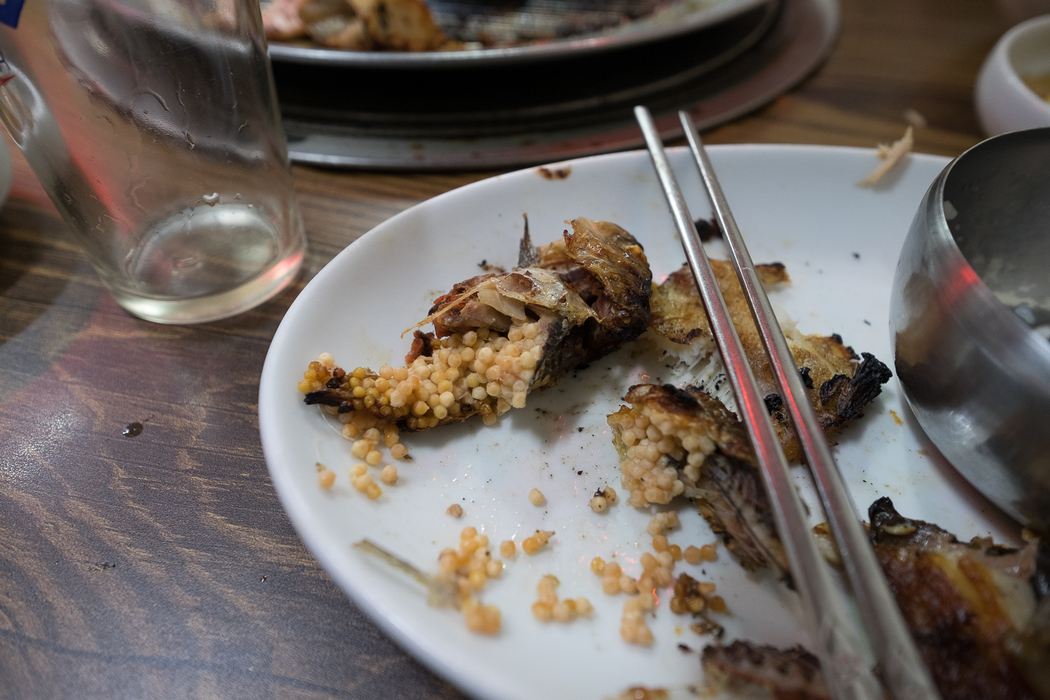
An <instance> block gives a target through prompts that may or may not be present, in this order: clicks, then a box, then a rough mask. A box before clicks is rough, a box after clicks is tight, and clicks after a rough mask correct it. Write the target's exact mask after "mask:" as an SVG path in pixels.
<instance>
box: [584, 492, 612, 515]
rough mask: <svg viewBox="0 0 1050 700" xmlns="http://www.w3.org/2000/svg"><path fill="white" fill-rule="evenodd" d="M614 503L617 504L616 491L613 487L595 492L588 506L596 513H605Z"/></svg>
mask: <svg viewBox="0 0 1050 700" xmlns="http://www.w3.org/2000/svg"><path fill="white" fill-rule="evenodd" d="M613 503H616V489H614V488H613V487H612V486H606V487H605V488H604V489H598V490H597V491H595V492H594V495H593V496H592V497H591V500H590V503H588V505H589V506H590V507H591V510H593V511H594V512H595V513H603V512H605V509H606V508H608V507H609V506H611V505H612V504H613Z"/></svg>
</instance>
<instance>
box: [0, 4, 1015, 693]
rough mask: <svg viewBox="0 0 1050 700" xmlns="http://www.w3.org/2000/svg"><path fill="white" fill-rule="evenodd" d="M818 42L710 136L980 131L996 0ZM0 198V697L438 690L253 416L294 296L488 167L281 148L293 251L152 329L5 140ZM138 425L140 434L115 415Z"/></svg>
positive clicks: (868, 140) (880, 12) (893, 11)
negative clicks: (244, 285) (217, 298)
mask: <svg viewBox="0 0 1050 700" xmlns="http://www.w3.org/2000/svg"><path fill="white" fill-rule="evenodd" d="M842 9H843V17H842V28H841V34H840V37H839V40H838V42H837V44H836V47H835V49H834V51H833V53H832V54H831V56H830V58H829V59H828V60H827V61H826V63H824V64H823V65H822V66H821V67H820V68H819V69H818V70H817V71H816V72H815V73H814V74H813V75H812V76H811V77H810V78H808V79H807V80H806V81H804V82H803V83H802V84H801V85H799V86H798V87H796V88H795V89H793V90H791V91H790V92H789V93H788V94H786V95H784V96H782V97H780V98H779V99H777V100H776V101H774V102H773V103H772V104H769V105H768V106H766V107H765V108H763V109H761V110H760V111H758V112H756V113H754V114H751V115H748V116H747V117H745V118H742V119H740V120H738V121H735V122H733V123H731V124H728V125H725V126H722V127H720V128H718V129H715V130H713V131H712V132H710V133H709V134H707V135H706V138H707V140H708V142H709V143H740V142H766V143H778V142H790V143H820V144H841V145H850V146H865V147H870V146H874V145H875V144H877V143H879V142H885V143H888V142H890V141H892V140H894V139H896V138H898V137H899V136H900V135H901V134H902V132H903V130H904V126H905V123H906V118H905V113H906V111H908V110H914V112H916V113H918V114H919V115H921V116H922V117H924V118H925V120H926V122H927V126H924V127H922V128H919V129H917V130H916V150H918V151H924V152H929V153H938V154H946V155H957V154H958V153H960V152H961V151H962V150H964V149H965V148H967V147H969V146H971V145H972V144H974V143H976V142H977V141H979V140H980V139H981V134H980V131H979V128H978V125H977V121H976V118H975V115H974V110H973V105H972V90H973V84H974V79H975V76H976V74H977V70H978V68H979V66H980V64H981V62H982V60H983V59H984V57H985V56H986V54H987V53H988V51H989V50H990V49H991V47H992V45H993V43H994V42H995V40H996V39H997V38H998V37H999V36H1000V35H1001V34H1002V33H1003V32H1004V31H1005V30H1006V29H1007V28H1008V27H1009V26H1011V24H1012V23H1013V22H1014V21H1016V20H1017V19H1018V18H1017V17H1010V16H1008V15H1007V14H1006V13H1005V11H1003V10H1002V9H1000V6H999V5H996V4H995V3H993V2H992V0H924V1H923V0H882V1H881V2H869V1H866V0H843V8H842ZM15 168H16V174H15V184H14V186H13V188H12V193H11V196H10V198H9V199H8V201H7V203H6V205H5V206H4V207H3V209H2V211H0V698H153V697H180V698H181V697H218V698H266V697H277V698H315V697H355V698H357V697H361V698H406V699H407V698H456V697H461V695H460V693H459V692H458V691H457V690H456V689H454V688H453V687H451V686H449V685H448V684H446V683H445V682H443V681H442V680H440V679H439V678H437V677H436V676H434V675H432V674H431V673H430V672H429V671H427V670H425V669H424V668H423V667H422V666H420V665H419V664H418V663H417V662H416V661H414V660H413V659H412V658H410V657H408V656H407V655H406V654H405V653H404V652H403V651H401V650H400V649H399V648H398V647H397V646H396V645H395V644H394V643H393V642H391V641H390V640H389V639H388V638H387V637H386V636H385V635H384V634H383V633H382V632H380V631H379V630H378V628H377V627H376V626H375V625H374V624H373V623H372V622H371V621H369V620H368V619H366V618H365V617H364V615H363V614H362V613H361V612H360V611H359V610H358V609H357V607H355V605H354V604H353V603H351V602H350V601H349V600H348V599H347V598H346V597H345V596H344V595H343V593H342V592H341V591H340V590H339V589H338V588H337V587H336V586H335V585H334V584H333V582H332V581H331V580H330V579H329V577H328V576H327V575H326V574H325V572H324V571H323V570H322V569H321V568H320V567H319V566H318V564H317V563H316V562H315V561H314V559H313V557H311V556H310V554H309V553H308V552H307V550H306V549H305V548H304V546H303V545H302V543H301V542H300V540H299V538H298V537H297V535H296V533H295V532H294V530H293V529H292V527H291V525H290V524H289V521H288V519H287V518H286V516H285V514H284V512H283V511H282V509H281V506H280V504H279V502H278V499H277V495H276V493H275V492H274V489H273V487H272V485H271V483H270V478H269V475H268V473H267V470H266V464H265V462H264V460H263V454H262V449H261V447H260V442H259V434H258V422H257V417H256V397H257V390H258V377H259V373H260V370H261V368H262V364H263V358H264V357H265V355H266V350H267V346H268V344H269V342H270V339H271V337H272V336H273V334H274V331H275V330H276V328H277V326H278V324H279V323H280V320H281V317H282V316H283V314H284V313H285V311H286V310H287V308H288V306H289V304H290V303H291V302H292V300H293V299H294V298H295V296H296V294H297V293H298V292H299V291H300V290H301V289H302V287H303V285H304V284H306V282H308V281H309V280H310V279H311V278H312V277H313V276H314V274H316V273H317V271H318V270H319V269H320V268H321V267H322V266H323V265H324V264H325V263H327V262H328V261H329V260H330V259H331V258H332V257H333V256H334V255H335V254H336V253H337V252H338V251H340V250H341V249H343V248H344V247H345V246H347V245H349V244H350V243H351V242H353V241H354V240H355V239H356V238H358V237H359V236H361V235H362V234H363V233H365V232H366V231H368V230H369V229H371V228H372V227H373V226H375V225H376V224H378V223H380V222H381V221H383V220H385V219H387V218H388V217H390V216H391V215H393V214H395V213H397V212H399V211H401V210H403V209H405V208H407V207H410V206H412V205H414V204H416V203H417V202H420V201H423V200H425V199H427V198H429V197H433V196H434V195H437V194H440V193H442V192H445V191H447V190H449V189H452V188H454V187H458V186H460V185H464V184H467V183H469V182H472V181H475V180H478V179H480V178H483V177H486V176H488V175H490V174H491V173H465V174H423V175H419V174H373V173H349V172H338V171H328V170H319V169H312V168H304V167H297V168H296V169H295V174H296V181H297V191H298V194H299V196H300V199H301V203H302V206H303V212H304V216H305V221H306V228H307V230H308V232H309V258H308V262H307V265H306V269H305V271H304V272H303V274H302V275H301V277H300V278H299V280H298V281H297V282H296V284H295V285H294V286H293V287H292V288H290V289H288V290H286V291H285V292H283V293H282V294H280V295H279V296H278V297H277V298H276V299H274V300H272V301H270V302H269V303H266V304H264V305H263V306H261V307H259V308H257V309H255V310H253V311H250V312H248V313H245V314H242V315H241V316H238V317H236V318H233V319H230V320H228V321H224V322H219V323H212V324H207V325H203V326H198V327H168V326H160V325H155V324H152V323H147V322H144V321H140V320H137V319H135V318H132V317H130V316H128V315H127V314H126V313H124V312H123V311H122V310H121V309H120V308H119V307H118V306H117V305H116V303H114V301H113V300H112V298H111V297H110V296H109V294H108V293H107V292H106V291H105V290H104V289H103V288H102V287H101V285H100V283H99V281H98V279H97V277H96V275H95V273H94V272H93V271H92V269H91V267H90V266H89V265H88V263H87V262H86V260H85V259H84V258H83V256H82V255H81V254H80V252H79V250H78V248H77V247H76V245H75V244H74V242H73V240H72V238H71V237H70V235H69V233H68V232H67V230H66V228H65V226H64V224H63V223H62V222H61V220H60V219H59V218H58V216H57V214H56V213H55V210H54V209H53V208H52V207H51V205H50V203H49V202H48V201H47V199H46V197H45V196H44V194H43V191H42V190H41V188H40V187H39V185H38V184H37V182H36V180H35V178H34V177H33V175H32V174H31V172H30V171H29V169H28V167H27V166H26V164H25V161H24V160H22V158H21V156H20V155H18V154H17V152H16V155H15ZM136 422H137V423H141V425H142V431H141V434H139V435H138V436H137V437H130V436H125V429H126V427H127V426H129V424H132V423H136Z"/></svg>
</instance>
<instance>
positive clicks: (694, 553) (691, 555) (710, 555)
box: [682, 544, 718, 564]
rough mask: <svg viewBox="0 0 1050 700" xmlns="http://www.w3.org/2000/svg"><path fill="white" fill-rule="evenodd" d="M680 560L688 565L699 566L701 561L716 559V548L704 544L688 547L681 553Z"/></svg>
mask: <svg viewBox="0 0 1050 700" xmlns="http://www.w3.org/2000/svg"><path fill="white" fill-rule="evenodd" d="M682 558H683V559H685V560H686V562H687V563H689V564H699V563H700V562H702V561H714V560H715V559H717V558H718V548H717V547H716V546H715V545H713V544H705V545H702V546H700V547H697V546H696V545H692V544H691V545H689V546H688V547H686V548H685V551H684V552H682Z"/></svg>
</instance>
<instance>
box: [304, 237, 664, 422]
mask: <svg viewBox="0 0 1050 700" xmlns="http://www.w3.org/2000/svg"><path fill="white" fill-rule="evenodd" d="M569 223H570V224H571V226H572V230H571V231H568V230H566V231H565V232H564V234H563V236H562V239H561V240H559V241H557V242H555V243H552V244H550V245H547V246H541V247H539V248H534V247H533V246H532V244H531V241H530V240H529V237H528V232H527V230H526V235H525V238H524V239H523V241H522V245H521V251H520V253H519V257H520V258H521V259H522V260H524V261H526V262H528V263H530V264H529V265H528V266H525V267H517V268H515V269H514V270H511V271H510V272H502V273H490V274H485V275H480V276H478V277H473V278H471V279H468V280H465V281H464V282H460V283H459V284H457V285H455V286H454V287H453V288H452V290H451V291H449V292H448V293H447V294H444V295H442V296H441V297H439V298H438V299H437V300H436V301H435V303H434V306H433V307H432V308H431V309H430V314H429V315H428V316H427V318H425V319H424V320H423V321H421V322H420V323H419V324H417V325H416V326H415V327H413V328H410V329H409V330H410V331H416V333H415V338H414V340H413V343H412V349H411V350H410V352H409V354H408V355H407V356H406V358H405V362H406V366H404V367H398V368H396V369H395V368H392V367H382V368H380V369H379V371H378V372H373V371H372V370H370V369H367V368H363V367H359V368H357V369H355V370H353V371H352V372H346V371H344V370H342V369H341V368H339V367H337V366H335V365H334V363H333V362H331V361H329V362H327V363H326V362H322V361H315V362H312V363H311V364H310V366H309V367H308V368H307V370H306V372H305V373H304V380H303V382H302V383H300V390H302V391H304V393H305V394H306V397H305V401H306V403H307V404H322V405H327V406H334V407H338V411H339V412H343V413H345V412H351V411H356V412H364V413H367V414H369V415H371V416H373V417H374V418H375V419H377V420H381V421H384V422H386V423H394V424H397V425H398V426H399V427H401V428H405V429H408V430H424V429H427V428H432V427H435V426H437V425H441V424H443V423H449V422H452V421H457V420H463V419H465V418H468V417H470V416H472V415H480V416H481V417H482V419H483V420H484V421H485V422H486V423H492V422H494V421H495V420H496V418H497V417H498V416H499V415H500V414H502V413H504V412H505V411H507V410H509V409H510V408H512V407H514V408H521V407H523V406H524V405H525V398H526V395H527V394H528V393H529V392H531V391H533V390H535V389H538V388H540V387H544V386H550V385H552V384H554V383H556V382H557V381H558V380H560V379H561V378H562V377H563V376H564V375H565V374H566V372H568V371H569V370H570V369H573V368H575V367H577V366H579V365H581V364H584V363H588V362H592V361H593V360H595V359H597V358H599V357H601V356H602V355H605V354H607V353H609V352H612V351H613V350H615V349H616V348H618V347H619V346H620V345H621V344H622V343H624V342H626V341H628V340H631V339H633V338H635V337H637V336H638V335H640V334H641V333H642V332H643V331H644V330H645V328H646V326H647V324H648V322H649V297H650V295H651V294H652V274H651V272H650V271H649V264H648V261H647V260H646V257H645V253H644V251H643V250H642V247H641V245H639V244H638V242H637V241H636V240H635V239H634V237H633V236H631V235H630V234H629V233H627V232H626V231H624V230H623V229H622V228H620V227H619V226H617V225H616V224H612V223H608V222H595V221H590V220H588V219H583V218H580V219H575V220H573V221H571V222H569ZM428 323H433V325H434V332H433V333H422V332H419V331H418V330H417V329H418V328H419V327H421V326H424V325H426V324H428ZM406 332H407V331H406ZM326 359H327V358H326Z"/></svg>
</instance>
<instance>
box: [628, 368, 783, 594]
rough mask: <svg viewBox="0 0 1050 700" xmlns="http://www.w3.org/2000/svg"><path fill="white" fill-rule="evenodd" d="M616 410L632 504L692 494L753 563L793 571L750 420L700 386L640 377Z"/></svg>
mask: <svg viewBox="0 0 1050 700" xmlns="http://www.w3.org/2000/svg"><path fill="white" fill-rule="evenodd" d="M624 399H625V401H626V402H627V403H628V405H627V406H623V407H621V408H620V410H619V411H618V412H616V413H614V414H612V415H610V416H609V418H608V422H609V426H610V427H611V428H612V429H613V444H614V445H615V446H616V449H617V452H618V453H619V454H620V480H621V482H622V483H623V485H624V487H625V488H627V489H628V490H629V491H630V492H631V496H630V498H629V499H628V503H631V504H632V505H635V506H645V505H648V504H651V503H657V504H663V503H669V502H670V501H671V500H672V499H673V498H675V497H676V496H679V495H681V496H684V497H686V498H690V499H692V500H693V501H694V502H695V503H696V504H697V506H698V508H699V510H700V513H701V515H703V516H704V518H705V519H706V520H707V521H708V523H709V524H710V525H711V529H712V530H714V532H715V533H716V534H720V535H721V536H722V539H723V542H724V543H725V546H726V549H728V550H729V552H730V553H731V554H733V555H734V557H735V558H736V559H737V560H738V561H739V562H740V564H741V565H742V566H743V567H744V568H746V569H748V570H756V569H760V568H772V569H773V570H774V571H776V572H777V573H778V575H780V576H781V577H783V578H789V565H788V560H787V555H786V553H785V552H784V546H783V544H782V543H781V541H780V538H779V537H778V536H777V532H776V524H775V522H774V519H773V510H772V507H771V505H770V503H769V497H768V496H767V494H766V490H765V487H764V486H763V484H762V477H761V474H760V473H759V471H758V468H757V466H756V463H755V456H754V452H753V451H752V449H751V445H750V442H749V441H748V437H747V433H746V431H745V428H744V426H743V424H742V423H741V422H740V421H739V420H738V419H737V417H736V416H735V415H734V414H732V413H731V412H730V411H729V410H728V409H727V408H726V407H725V406H724V405H723V404H722V403H721V402H720V401H719V400H718V399H716V398H714V397H712V396H710V395H708V394H707V393H705V392H704V391H702V390H700V389H699V388H697V387H694V386H686V387H683V388H679V387H676V386H673V385H670V384H664V385H656V384H638V385H635V386H633V387H631V388H630V389H629V390H628V392H627V394H626V396H625V397H624Z"/></svg>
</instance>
